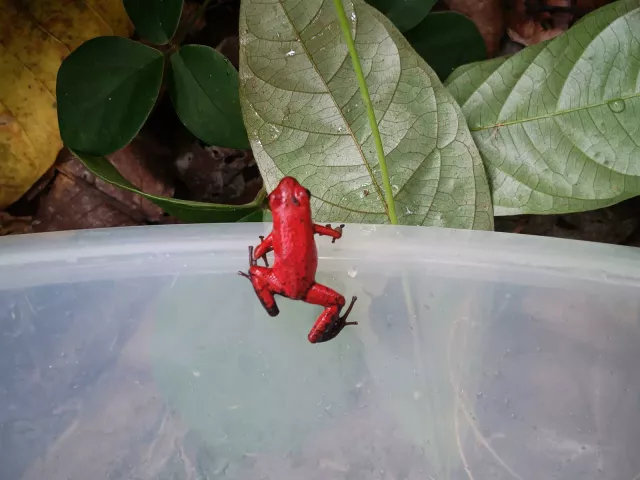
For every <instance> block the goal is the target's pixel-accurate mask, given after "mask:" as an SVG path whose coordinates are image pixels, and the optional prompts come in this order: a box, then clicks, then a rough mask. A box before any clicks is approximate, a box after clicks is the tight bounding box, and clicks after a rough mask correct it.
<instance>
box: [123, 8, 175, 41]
mask: <svg viewBox="0 0 640 480" xmlns="http://www.w3.org/2000/svg"><path fill="white" fill-rule="evenodd" d="M182 3H183V0H124V8H125V9H126V10H127V15H129V18H131V21H132V22H133V24H134V25H135V27H136V30H137V31H138V34H139V35H140V36H141V37H143V38H146V39H147V40H149V41H151V42H153V43H155V44H158V45H164V44H165V43H168V42H169V40H171V37H173V34H174V33H176V29H177V28H178V22H179V21H180V15H181V13H182Z"/></svg>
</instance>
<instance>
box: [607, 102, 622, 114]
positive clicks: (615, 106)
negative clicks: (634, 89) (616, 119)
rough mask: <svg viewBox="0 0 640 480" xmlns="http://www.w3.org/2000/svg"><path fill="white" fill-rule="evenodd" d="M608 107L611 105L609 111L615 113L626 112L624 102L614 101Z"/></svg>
mask: <svg viewBox="0 0 640 480" xmlns="http://www.w3.org/2000/svg"><path fill="white" fill-rule="evenodd" d="M607 105H609V110H611V111H612V112H613V113H622V112H624V107H625V105H624V100H613V101H611V102H609V103H608V104H607Z"/></svg>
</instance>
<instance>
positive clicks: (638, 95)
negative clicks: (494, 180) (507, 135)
mask: <svg viewBox="0 0 640 480" xmlns="http://www.w3.org/2000/svg"><path fill="white" fill-rule="evenodd" d="M635 98H640V92H639V93H634V94H632V95H627V96H623V97H617V98H612V99H610V100H607V101H605V102H600V103H593V104H591V105H586V106H582V107H576V108H567V109H564V110H558V111H557V112H553V113H548V114H546V115H538V116H535V117H528V118H524V119H518V120H511V121H507V122H499V123H494V124H491V125H482V126H479V127H473V128H469V130H471V131H472V132H480V131H482V130H488V129H490V128H496V127H508V126H510V125H517V124H521V123H527V122H535V121H536V120H543V119H545V118H553V117H558V116H560V115H565V114H567V113H573V112H580V111H583V110H588V109H590V108H596V107H604V106H605V105H608V104H609V103H611V102H616V101H625V100H632V99H635Z"/></svg>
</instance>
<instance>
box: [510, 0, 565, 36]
mask: <svg viewBox="0 0 640 480" xmlns="http://www.w3.org/2000/svg"><path fill="white" fill-rule="evenodd" d="M571 9H572V5H571V0H512V1H511V5H510V9H509V13H508V15H507V25H508V27H507V33H508V34H509V38H511V40H513V41H514V42H517V43H520V44H522V45H535V44H536V43H540V42H544V41H546V40H551V39H552V38H555V37H557V36H558V35H560V34H562V33H563V32H565V31H566V30H567V29H568V28H569V26H570V25H571V22H572V21H573V19H574V18H575V15H574V14H573V13H572V10H571Z"/></svg>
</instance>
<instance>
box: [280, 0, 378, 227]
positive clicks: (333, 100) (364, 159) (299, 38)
mask: <svg viewBox="0 0 640 480" xmlns="http://www.w3.org/2000/svg"><path fill="white" fill-rule="evenodd" d="M278 4H279V5H280V8H281V9H282V11H283V13H284V15H285V16H286V17H287V20H288V21H289V24H290V25H291V29H292V30H293V31H294V32H295V34H296V37H297V40H298V43H299V44H300V45H301V47H302V49H303V50H304V53H305V55H306V56H307V58H308V59H309V63H310V64H311V66H312V67H313V70H314V71H315V72H316V75H318V77H319V78H320V81H321V82H322V84H323V85H324V86H325V88H326V89H327V93H328V94H329V97H330V98H331V101H332V102H333V104H334V105H335V107H336V109H337V110H338V112H340V116H341V117H342V120H343V121H344V124H345V125H346V128H347V131H348V132H349V135H350V136H351V138H352V139H353V143H354V144H355V145H356V148H357V149H358V152H359V153H360V157H361V158H362V162H363V164H364V166H365V168H366V169H367V171H368V172H369V177H370V178H371V182H372V184H373V186H374V188H375V189H376V193H377V194H378V198H379V199H380V201H381V202H382V203H383V204H384V194H383V193H382V189H381V188H380V185H378V182H377V181H376V178H375V176H374V175H373V171H372V169H371V167H370V166H369V162H367V157H365V155H364V152H363V151H362V146H361V145H360V143H358V140H357V139H356V136H355V133H354V132H353V130H352V129H351V125H350V124H349V122H348V121H347V119H346V118H345V116H344V113H343V111H342V109H341V108H340V106H339V105H338V104H337V103H336V99H335V98H334V96H333V94H332V92H331V89H330V88H329V85H328V84H327V82H326V81H325V79H324V77H323V76H322V75H321V74H320V72H319V71H318V68H317V65H316V64H315V62H314V61H313V57H312V56H311V54H310V52H309V50H308V49H307V46H306V45H305V43H304V42H303V41H302V38H301V37H300V32H299V31H298V29H297V28H296V27H295V25H294V23H293V21H292V20H291V17H290V16H289V12H288V11H287V9H286V8H285V6H284V1H283V0H278ZM320 8H322V7H320ZM354 8H355V6H354ZM314 17H315V16H314ZM312 21H313V20H312ZM357 22H358V19H357V16H356V25H355V30H356V31H357V26H358V24H357ZM310 24H311V22H310V23H309V25H310ZM347 55H348V54H347ZM342 64H344V61H343V63H342ZM320 200H322V201H323V202H326V203H327V204H330V205H334V206H336V207H339V208H343V209H345V210H350V209H348V208H345V207H344V206H342V205H335V204H332V203H331V202H328V201H326V200H325V199H323V198H320ZM353 211H354V212H358V211H357V210H353ZM358 213H366V212H358ZM372 213H373V212H372ZM383 213H384V214H385V215H387V217H388V216H389V214H388V213H387V212H386V210H385V212H383ZM376 214H377V213H376Z"/></svg>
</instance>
